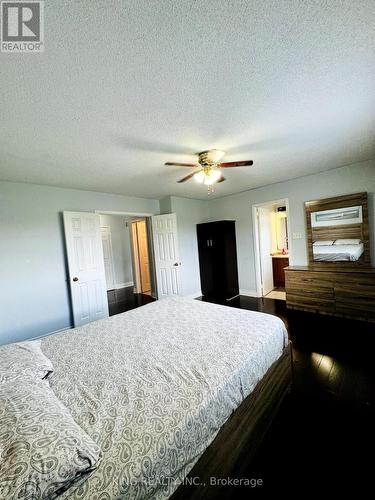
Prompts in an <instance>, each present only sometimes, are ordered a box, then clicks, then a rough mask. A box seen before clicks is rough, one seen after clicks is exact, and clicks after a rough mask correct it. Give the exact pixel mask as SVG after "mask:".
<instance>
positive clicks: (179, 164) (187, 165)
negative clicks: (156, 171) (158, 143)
mask: <svg viewBox="0 0 375 500" xmlns="http://www.w3.org/2000/svg"><path fill="white" fill-rule="evenodd" d="M164 165H172V166H176V167H190V168H191V167H196V166H197V165H196V164H194V163H173V162H171V161H167V163H164Z"/></svg>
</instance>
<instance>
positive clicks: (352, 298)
mask: <svg viewBox="0 0 375 500" xmlns="http://www.w3.org/2000/svg"><path fill="white" fill-rule="evenodd" d="M334 292H335V303H336V312H338V313H341V314H345V313H347V312H348V311H350V314H351V315H353V316H360V317H366V318H374V319H375V286H369V285H361V284H358V283H356V284H355V286H351V285H350V284H348V283H347V284H345V285H344V284H338V285H336V286H335V290H334Z"/></svg>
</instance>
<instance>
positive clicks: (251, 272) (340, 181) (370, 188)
mask: <svg viewBox="0 0 375 500" xmlns="http://www.w3.org/2000/svg"><path fill="white" fill-rule="evenodd" d="M362 191H367V193H368V196H369V220H370V238H371V241H370V244H371V254H372V264H373V265H375V244H374V235H375V222H374V221H375V207H374V193H375V160H369V161H366V162H362V163H359V164H356V165H351V166H347V167H342V168H337V169H333V170H329V171H328V172H322V173H320V174H315V175H311V176H307V177H300V178H298V179H293V180H290V181H287V182H280V183H277V184H272V185H269V186H265V187H262V188H258V189H253V190H250V191H245V192H243V193H240V194H235V195H231V196H226V197H224V198H219V199H216V200H211V201H210V202H209V205H208V206H209V215H210V217H211V219H216V220H219V219H225V218H229V219H235V221H236V239H237V257H238V274H239V284H240V290H243V291H251V292H252V291H255V289H256V280H255V261H254V243H253V221H252V206H253V205H256V204H258V203H265V202H268V201H276V200H280V199H284V198H288V199H289V218H288V223H289V225H290V231H291V233H294V232H297V233H301V235H302V238H301V239H293V240H292V242H291V245H292V251H293V254H292V256H291V257H292V260H291V264H292V265H306V264H307V263H308V258H307V244H306V229H305V213H304V203H305V201H308V200H315V199H319V198H329V197H331V196H340V195H344V194H349V193H357V192H362Z"/></svg>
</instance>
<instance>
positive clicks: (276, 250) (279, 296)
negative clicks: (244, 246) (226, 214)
mask: <svg viewBox="0 0 375 500" xmlns="http://www.w3.org/2000/svg"><path fill="white" fill-rule="evenodd" d="M288 214H289V206H288V200H287V199H284V200H277V201H271V202H268V203H263V204H259V205H254V206H253V223H254V242H255V263H256V266H255V267H256V278H257V295H258V296H261V297H267V298H271V299H276V300H285V273H284V269H285V267H287V266H288V265H289V258H290V238H289V225H288Z"/></svg>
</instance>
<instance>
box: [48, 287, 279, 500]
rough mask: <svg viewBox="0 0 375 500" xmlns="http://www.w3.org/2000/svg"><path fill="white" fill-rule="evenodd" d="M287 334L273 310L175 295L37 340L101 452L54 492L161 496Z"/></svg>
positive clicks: (94, 497)
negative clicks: (91, 468) (83, 472)
mask: <svg viewBox="0 0 375 500" xmlns="http://www.w3.org/2000/svg"><path fill="white" fill-rule="evenodd" d="M286 343H287V335H286V330H285V327H284V324H283V323H282V321H281V320H280V319H278V318H276V317H275V316H271V315H267V314H263V313H257V312H251V311H245V310H240V309H235V308H231V307H227V306H220V305H214V304H208V303H205V302H201V301H197V300H193V299H186V298H180V297H177V298H171V299H166V300H161V301H158V302H154V303H152V304H148V305H146V306H143V307H140V308H138V309H135V310H132V311H129V312H126V313H123V314H119V315H117V316H112V317H111V318H107V319H105V320H101V321H97V322H94V323H90V324H88V325H85V326H83V327H81V328H76V329H74V330H68V331H67V332H64V333H60V334H56V335H53V336H50V337H46V338H45V339H43V342H42V349H43V351H44V353H45V354H46V355H47V356H48V357H49V358H50V359H51V360H52V362H53V365H54V368H55V372H54V374H53V375H52V377H51V379H50V380H51V386H52V388H53V390H54V392H55V394H56V395H57V396H58V397H59V398H60V399H61V401H63V403H64V404H65V405H66V406H67V408H68V409H69V410H70V411H71V413H72V415H73V417H74V419H75V420H76V422H77V423H78V424H79V425H81V427H82V428H83V429H84V430H85V431H86V432H87V433H88V434H89V435H90V436H91V437H92V438H93V439H94V440H95V441H96V442H97V443H99V445H100V446H101V448H102V452H103V458H102V462H101V464H100V466H99V468H98V469H97V470H96V471H95V472H94V473H93V474H92V475H91V476H90V477H89V478H88V479H87V480H86V481H85V482H84V483H83V484H82V485H81V486H80V487H75V488H73V489H72V488H71V489H70V490H68V492H66V493H64V494H63V495H62V497H61V498H64V499H65V498H74V499H81V498H85V499H87V500H109V499H111V500H112V499H120V498H121V499H123V498H126V499H133V498H134V499H140V498H155V499H165V498H168V497H169V496H170V495H171V494H172V492H173V491H174V490H175V489H176V488H177V486H178V485H179V482H180V481H181V480H183V479H184V477H186V475H187V474H188V472H189V471H190V470H191V468H192V467H193V465H194V464H195V463H196V461H197V460H198V458H199V457H200V455H201V454H202V453H203V452H204V450H205V449H206V448H207V446H208V445H209V444H210V443H211V442H212V441H213V439H214V437H215V436H216V434H217V432H218V431H219V429H220V427H221V426H222V425H223V424H224V423H225V421H226V420H227V419H228V417H229V416H230V414H231V413H232V412H233V411H234V410H235V409H236V408H237V407H238V406H239V405H240V403H241V402H242V401H243V400H244V399H245V398H246V396H248V395H249V394H250V393H251V392H252V390H253V389H254V387H255V385H256V384H257V382H258V381H259V380H260V379H261V378H262V377H263V375H264V374H265V373H266V371H267V370H268V368H269V367H270V366H271V365H272V363H273V362H274V361H276V360H277V359H278V358H279V357H280V355H281V353H282V350H283V348H284V346H285V345H286Z"/></svg>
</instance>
